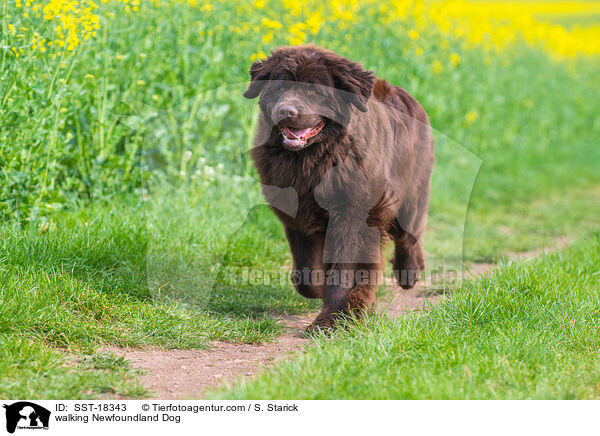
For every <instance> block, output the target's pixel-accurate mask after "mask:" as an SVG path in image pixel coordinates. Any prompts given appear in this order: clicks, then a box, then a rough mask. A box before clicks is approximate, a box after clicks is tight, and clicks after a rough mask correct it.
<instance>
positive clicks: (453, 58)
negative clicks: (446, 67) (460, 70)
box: [450, 53, 460, 67]
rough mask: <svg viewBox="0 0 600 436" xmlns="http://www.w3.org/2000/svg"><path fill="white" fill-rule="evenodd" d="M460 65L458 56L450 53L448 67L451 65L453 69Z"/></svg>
mask: <svg viewBox="0 0 600 436" xmlns="http://www.w3.org/2000/svg"><path fill="white" fill-rule="evenodd" d="M459 63H460V56H459V55H458V54H456V53H452V54H451V55H450V65H452V66H453V67H456V66H458V64H459Z"/></svg>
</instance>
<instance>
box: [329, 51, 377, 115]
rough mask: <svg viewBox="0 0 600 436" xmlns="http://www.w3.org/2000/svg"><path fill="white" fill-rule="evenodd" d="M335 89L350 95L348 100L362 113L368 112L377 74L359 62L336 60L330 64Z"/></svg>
mask: <svg viewBox="0 0 600 436" xmlns="http://www.w3.org/2000/svg"><path fill="white" fill-rule="evenodd" d="M330 68H331V71H333V82H334V83H335V87H336V88H337V89H340V90H342V91H346V92H347V93H349V94H348V97H347V99H349V100H350V102H351V103H352V104H353V105H354V106H356V108H357V109H358V110H360V111H361V112H366V111H367V100H368V99H369V97H370V96H371V92H372V91H373V85H374V84H375V74H373V71H367V70H365V69H364V68H363V66H362V65H361V64H359V63H358V62H352V61H350V60H348V59H344V58H342V59H341V60H339V59H336V60H335V61H334V62H333V63H332V64H330Z"/></svg>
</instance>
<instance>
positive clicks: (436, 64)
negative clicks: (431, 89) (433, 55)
mask: <svg viewBox="0 0 600 436" xmlns="http://www.w3.org/2000/svg"><path fill="white" fill-rule="evenodd" d="M443 69H444V67H443V66H442V63H441V62H440V61H439V60H437V59H436V60H435V61H433V63H432V64H431V71H432V72H433V74H439V73H441V72H442V70H443Z"/></svg>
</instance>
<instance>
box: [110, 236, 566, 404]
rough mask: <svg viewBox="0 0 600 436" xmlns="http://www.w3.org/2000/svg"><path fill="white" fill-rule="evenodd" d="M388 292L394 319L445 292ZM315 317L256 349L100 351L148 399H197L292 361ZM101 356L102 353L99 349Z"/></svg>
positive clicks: (385, 301)
mask: <svg viewBox="0 0 600 436" xmlns="http://www.w3.org/2000/svg"><path fill="white" fill-rule="evenodd" d="M568 241H569V240H568V239H567V238H561V239H558V240H556V241H555V244H554V246H553V247H551V248H549V249H540V250H535V251H531V252H523V253H515V254H513V255H511V256H510V258H511V259H514V260H524V259H528V258H533V257H536V256H539V255H541V254H543V253H545V252H551V251H556V250H558V249H561V248H563V247H564V246H566V245H567V243H568ZM494 266H495V264H492V263H477V264H474V265H473V266H472V267H471V268H469V269H468V271H465V272H463V278H468V277H476V276H479V275H482V274H484V273H486V272H488V271H490V270H491V269H493V267H494ZM385 284H386V287H387V292H386V293H385V295H384V296H383V297H382V298H380V301H379V302H378V304H377V311H378V312H380V313H387V314H388V316H389V317H392V318H393V317H396V316H398V315H400V314H402V313H406V312H409V311H413V310H420V309H422V308H424V307H427V306H428V305H431V304H435V303H436V302H438V301H440V300H441V299H443V298H446V296H447V295H448V294H447V293H435V292H434V291H431V290H430V289H427V287H425V286H424V285H423V283H422V282H419V283H418V284H417V286H415V287H414V288H413V289H410V290H404V289H402V288H400V287H398V286H396V285H395V284H393V283H392V280H391V279H389V280H388V279H386V283H385ZM316 315H317V314H308V315H302V316H297V315H282V316H279V318H280V319H281V322H283V323H284V324H285V326H286V329H285V330H286V331H285V333H284V334H282V335H281V336H279V337H278V338H277V340H276V341H274V342H266V343H261V344H236V343H230V342H220V341H214V342H212V343H211V348H210V349H208V350H197V349H196V350H163V349H123V348H116V347H108V348H104V350H105V351H110V352H111V353H113V354H115V355H117V356H122V357H124V358H125V359H127V360H128V361H130V363H131V365H132V366H133V367H134V368H136V369H140V370H142V371H143V374H142V375H141V376H140V382H141V383H142V385H144V386H145V387H146V388H147V389H148V390H150V391H151V392H152V395H151V397H150V398H153V399H161V400H175V399H186V398H202V397H203V395H204V393H205V392H206V391H207V390H209V389H214V388H218V387H225V386H230V385H232V384H234V383H235V382H236V381H237V380H238V378H243V379H250V378H253V377H255V376H256V375H257V374H259V373H261V372H262V371H264V370H266V369H268V368H269V367H272V366H273V365H274V364H275V363H277V362H278V361H280V360H282V359H286V358H290V357H293V355H294V354H295V353H298V352H301V351H302V350H303V349H304V348H305V347H307V346H309V345H310V341H309V340H308V339H306V338H305V337H304V336H303V335H302V332H303V330H304V328H305V327H306V326H308V325H309V324H310V323H311V322H312V321H313V319H314V318H315V317H316ZM101 351H102V350H101Z"/></svg>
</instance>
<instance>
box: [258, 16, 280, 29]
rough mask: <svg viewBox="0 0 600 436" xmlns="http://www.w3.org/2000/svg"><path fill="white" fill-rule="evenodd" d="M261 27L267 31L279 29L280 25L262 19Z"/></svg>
mask: <svg viewBox="0 0 600 436" xmlns="http://www.w3.org/2000/svg"><path fill="white" fill-rule="evenodd" d="M262 25H263V26H264V27H266V28H267V29H274V30H277V29H281V27H282V24H281V23H280V22H279V21H275V20H270V19H269V18H263V19H262Z"/></svg>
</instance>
